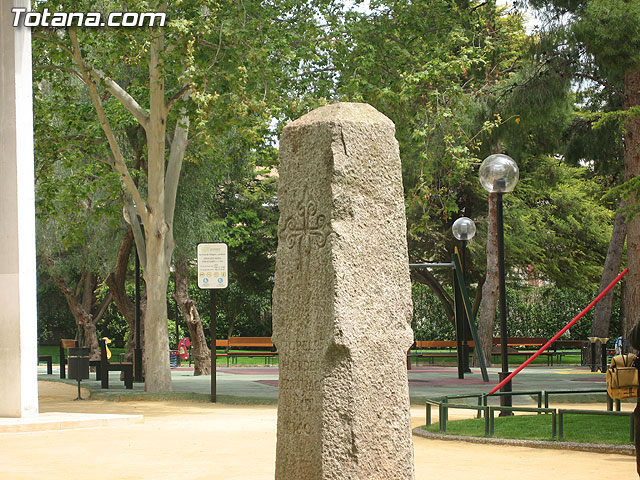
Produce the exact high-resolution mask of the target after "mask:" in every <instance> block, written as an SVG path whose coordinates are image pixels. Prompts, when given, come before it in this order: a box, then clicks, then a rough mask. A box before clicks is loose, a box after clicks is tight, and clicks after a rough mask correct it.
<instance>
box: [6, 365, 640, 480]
mask: <svg viewBox="0 0 640 480" xmlns="http://www.w3.org/2000/svg"><path fill="white" fill-rule="evenodd" d="M265 368H266V369H267V370H269V369H270V371H271V375H273V373H274V372H276V373H277V369H275V367H261V368H257V369H251V368H242V367H236V369H237V370H245V371H244V372H237V373H235V372H233V373H232V372H227V371H225V369H222V371H220V372H219V373H218V387H219V392H220V393H221V394H223V395H230V394H232V393H237V394H240V393H242V394H250V393H251V392H253V393H254V394H256V393H258V392H256V390H257V389H262V388H265V389H266V388H267V387H268V388H271V389H273V390H276V392H277V387H275V386H273V382H271V383H272V384H271V385H269V384H265V383H264V382H259V380H274V379H273V378H271V377H270V376H269V375H266V374H264V371H263V370H264V369H265ZM420 370H429V371H426V372H424V371H422V372H419V371H417V370H413V373H411V374H410V381H412V382H413V383H414V385H412V386H411V390H412V396H413V397H414V400H415V399H417V398H418V396H422V395H423V394H424V395H426V396H440V395H444V394H451V392H452V391H453V393H462V392H465V393H468V392H469V391H474V389H475V390H478V391H486V389H487V385H486V384H482V382H481V381H480V382H479V383H480V384H481V385H474V384H475V381H476V380H475V379H476V377H478V380H481V379H480V378H479V377H480V375H479V374H477V373H474V374H472V375H469V376H468V377H467V378H468V379H469V383H468V384H467V383H466V381H467V379H465V380H464V381H462V380H458V379H457V373H456V369H455V368H448V367H433V368H431V367H425V368H424V369H422V368H421V369H420ZM431 370H433V371H431ZM530 370H532V371H531V372H529V373H527V375H528V377H522V379H521V380H519V382H525V381H526V382H525V383H522V384H519V385H514V389H515V390H524V389H534V388H539V387H538V385H540V386H542V385H554V388H565V387H566V385H577V387H576V388H577V389H581V388H584V385H586V386H587V387H589V388H591V387H592V386H600V385H603V384H604V383H603V382H598V381H595V380H580V379H581V378H585V379H587V378H592V379H596V378H603V375H602V374H599V375H598V374H589V373H586V371H585V369H584V367H583V368H576V370H577V371H575V372H564V371H562V370H560V369H558V370H556V369H555V368H554V369H553V370H550V369H546V368H544V369H540V370H538V367H535V368H532V369H530ZM565 370H570V369H568V368H567V369H565ZM581 372H582V373H581ZM56 373H57V372H56V370H55V369H54V375H53V376H51V377H49V376H47V375H44V374H43V375H40V379H41V380H46V379H50V380H51V379H53V378H55V377H56ZM524 373H525V372H523V374H524ZM189 374H191V376H189ZM494 377H497V373H495V372H492V373H491V380H492V381H493V380H494ZM173 378H174V389H175V390H177V391H196V392H198V391H200V392H201V393H204V392H208V391H209V390H208V389H209V377H200V378H198V377H193V376H192V372H188V371H186V370H177V371H174V372H173ZM225 379H228V380H225ZM275 379H277V375H276V377H275ZM411 379H413V380H411ZM113 380H114V381H113V382H112V385H113V387H114V388H112V389H110V392H117V393H118V394H121V395H124V396H123V397H121V399H122V401H118V402H115V401H108V400H104V399H103V400H88V401H74V400H73V399H74V398H75V397H76V395H77V388H76V387H75V386H74V385H71V384H65V383H61V382H51V381H40V382H39V390H40V411H41V412H42V413H47V412H67V413H76V414H77V413H83V414H120V415H122V414H127V415H142V416H143V418H144V420H143V422H142V423H138V422H130V423H122V424H117V425H111V426H97V427H96V426H89V427H88V428H75V429H63V430H51V431H32V432H24V433H0V445H1V446H2V448H0V476H1V477H2V478H8V479H12V480H25V479H37V478H47V479H51V480H56V479H68V478H91V479H92V480H102V479H113V478H118V479H124V480H126V479H172V480H175V479H180V478H189V479H213V480H263V479H264V480H266V479H269V480H271V479H273V478H274V460H275V444H276V418H277V411H276V407H275V405H265V406H249V405H229V404H222V403H218V404H211V403H207V402H202V403H198V402H184V401H183V402H161V401H130V400H127V398H126V396H127V395H131V394H135V392H136V391H138V392H139V391H141V389H142V387H141V385H138V384H136V385H135V388H134V390H133V391H128V392H127V391H125V390H124V388H122V382H119V381H118V380H117V376H115V377H114V378H113ZM415 380H418V381H417V382H416V381H415ZM420 380H422V381H420ZM460 382H465V383H464V384H463V385H460V384H459V383H460ZM570 382H571V383H570ZM85 383H87V384H89V383H91V382H84V381H83V385H84V384H85ZM189 384H191V385H192V386H191V387H190V388H187V386H188V385H189ZM254 384H255V385H254ZM493 384H494V385H495V383H493ZM243 385H244V386H243ZM205 387H206V388H205ZM129 392H130V393H129ZM85 394H88V392H85V393H84V394H83V396H84V395H85ZM262 394H263V393H262V391H260V395H262ZM131 398H136V397H134V396H132V397H131ZM567 406H569V405H567ZM579 407H582V408H592V407H593V408H603V405H602V403H599V404H597V405H589V404H582V405H579ZM625 407H628V406H627V405H625ZM469 415H472V413H471V412H467V411H455V412H451V413H450V418H451V419H454V418H464V417H468V416H469ZM424 423H425V411H424V406H422V405H420V404H416V405H414V406H413V407H412V426H414V427H415V426H419V425H423V424H424ZM414 452H415V469H416V480H427V479H433V478H438V479H443V480H449V479H450V480H456V479H465V480H466V479H468V478H475V479H480V480H483V479H486V480H489V479H491V480H496V479H511V478H518V480H533V479H536V480H538V479H539V478H545V477H548V476H553V477H557V478H565V479H591V478H593V479H600V478H625V479H628V478H636V474H635V459H634V457H632V456H623V455H616V454H594V453H586V452H577V451H568V450H544V449H536V448H528V447H505V446H492V445H482V444H471V443H466V442H457V441H440V440H430V439H425V438H419V437H415V436H414ZM301 480H304V479H301Z"/></svg>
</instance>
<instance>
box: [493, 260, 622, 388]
mask: <svg viewBox="0 0 640 480" xmlns="http://www.w3.org/2000/svg"><path fill="white" fill-rule="evenodd" d="M627 272H629V269H628V268H625V269H624V270H623V271H622V272H621V273H620V275H618V276H617V277H616V278H615V279H614V280H613V282H611V283H610V284H609V286H608V287H607V288H605V289H604V290H603V291H602V292H600V295H598V296H597V297H596V298H595V299H594V300H593V301H592V302H591V303H590V304H589V305H587V307H586V308H585V309H584V310H582V311H581V312H580V313H579V314H578V315H576V316H575V318H574V319H573V320H571V321H570V322H569V323H567V325H565V326H564V328H563V329H562V330H560V331H559V332H558V333H556V334H555V335H554V336H553V338H552V339H551V340H549V341H548V342H547V343H545V344H544V345H543V346H542V347H540V350H538V351H537V352H536V353H534V354H533V355H531V356H530V357H529V358H527V360H525V362H524V363H523V364H522V365H520V366H519V367H518V368H516V369H515V370H514V371H513V372H511V374H510V375H509V376H508V377H506V378H505V379H504V380H502V381H501V382H500V383H499V384H498V385H496V386H495V387H493V388H492V389H491V391H490V392H489V395H493V394H494V393H496V392H497V391H498V390H500V389H501V388H502V386H503V385H504V384H506V383H507V382H508V381H509V380H511V379H512V378H513V377H515V376H516V375H517V374H518V373H519V372H520V371H521V370H522V369H523V368H524V367H526V366H527V365H529V364H530V363H531V362H533V360H535V359H536V357H538V355H540V354H541V353H542V352H544V351H545V350H546V349H547V348H549V347H550V346H551V345H552V344H553V342H555V341H556V340H558V339H559V338H560V337H561V336H562V334H564V332H566V331H567V330H569V329H570V328H571V327H572V326H573V324H574V323H576V322H577V321H578V320H580V319H581V318H582V317H584V316H585V314H586V313H587V312H588V311H589V310H591V309H592V308H593V306H594V305H595V304H596V303H598V302H599V301H600V300H602V297H604V296H605V295H606V294H607V293H609V290H611V289H612V288H613V287H614V286H615V284H616V283H618V282H619V281H620V280H621V279H622V277H624V276H625V275H626V274H627Z"/></svg>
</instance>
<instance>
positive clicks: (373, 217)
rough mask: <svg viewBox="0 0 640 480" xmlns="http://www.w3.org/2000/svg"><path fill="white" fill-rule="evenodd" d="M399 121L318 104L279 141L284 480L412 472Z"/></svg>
mask: <svg viewBox="0 0 640 480" xmlns="http://www.w3.org/2000/svg"><path fill="white" fill-rule="evenodd" d="M394 135H395V127H394V124H393V122H391V120H389V119H388V118H387V117H385V116H384V115H382V114H381V113H380V112H378V111H377V110H375V109H374V108H373V107H371V106H370V105H367V104H357V103H338V104H334V105H330V106H326V107H321V108H318V109H316V110H314V111H312V112H310V113H308V114H307V115H304V116H303V117H301V118H299V119H298V120H296V121H294V122H291V123H290V124H289V125H287V126H286V127H285V128H284V130H283V133H282V137H281V139H280V168H279V175H280V180H279V189H278V206H279V210H280V220H279V224H278V253H277V263H276V274H275V286H274V291H273V342H274V343H275V344H276V346H277V347H278V352H279V363H280V390H279V398H278V433H277V449H276V450H277V452H276V479H278V480H314V479H335V480H350V479H360V480H376V479H380V480H383V479H384V480H391V479H393V480H405V479H413V478H414V473H413V443H412V438H411V423H410V409H409V389H408V381H407V368H406V352H407V350H408V348H409V347H410V345H411V344H412V342H413V333H412V330H411V326H410V320H411V309H412V304H411V282H410V279H409V262H408V254H407V243H406V220H405V206H404V200H403V188H402V177H401V167H400V156H399V150H398V143H397V141H396V139H395V136H394Z"/></svg>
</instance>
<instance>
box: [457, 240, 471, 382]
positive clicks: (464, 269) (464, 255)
mask: <svg viewBox="0 0 640 480" xmlns="http://www.w3.org/2000/svg"><path fill="white" fill-rule="evenodd" d="M467 241H468V240H461V241H460V242H461V243H462V248H461V250H462V254H461V257H462V265H461V267H462V280H463V281H464V282H465V284H466V282H467ZM463 314H464V320H465V321H464V324H463V327H462V332H463V336H462V355H463V357H462V358H463V369H464V372H465V373H471V369H470V368H469V343H468V341H469V338H470V334H469V317H468V316H467V311H466V310H464V309H463Z"/></svg>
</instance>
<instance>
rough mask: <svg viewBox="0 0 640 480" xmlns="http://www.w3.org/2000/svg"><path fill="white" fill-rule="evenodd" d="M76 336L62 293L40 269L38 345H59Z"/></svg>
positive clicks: (74, 324) (73, 323)
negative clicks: (63, 339) (64, 339)
mask: <svg viewBox="0 0 640 480" xmlns="http://www.w3.org/2000/svg"><path fill="white" fill-rule="evenodd" d="M75 337H76V322H75V320H74V319H73V315H71V313H70V312H69V306H68V305H67V300H66V299H65V298H64V295H62V293H61V292H60V290H59V289H58V287H56V286H55V284H54V283H53V282H52V281H51V279H50V278H49V276H48V275H47V274H45V273H44V272H42V271H39V272H38V345H59V342H60V339H61V338H75Z"/></svg>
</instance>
